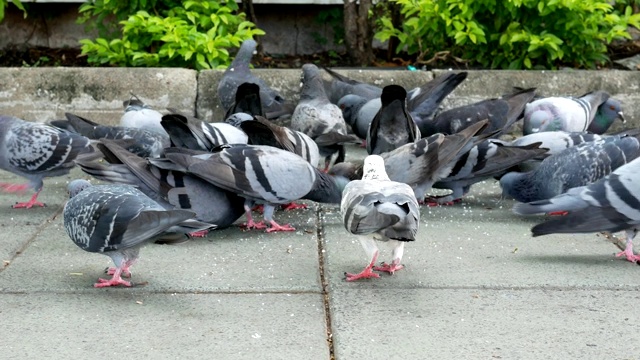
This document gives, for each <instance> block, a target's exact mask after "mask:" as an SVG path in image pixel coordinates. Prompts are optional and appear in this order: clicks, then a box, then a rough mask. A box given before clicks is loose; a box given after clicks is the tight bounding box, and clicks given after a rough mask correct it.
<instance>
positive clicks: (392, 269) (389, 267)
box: [373, 262, 404, 275]
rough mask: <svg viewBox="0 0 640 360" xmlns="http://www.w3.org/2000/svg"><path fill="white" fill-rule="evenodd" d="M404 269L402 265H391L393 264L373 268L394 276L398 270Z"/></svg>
mask: <svg viewBox="0 0 640 360" xmlns="http://www.w3.org/2000/svg"><path fill="white" fill-rule="evenodd" d="M402 269H404V266H403V265H401V264H395V263H393V262H392V263H391V264H387V263H382V264H381V265H380V266H376V267H374V268H373V270H375V271H384V272H388V273H389V275H393V273H394V272H396V271H398V270H402Z"/></svg>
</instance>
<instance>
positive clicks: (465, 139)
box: [329, 120, 489, 200]
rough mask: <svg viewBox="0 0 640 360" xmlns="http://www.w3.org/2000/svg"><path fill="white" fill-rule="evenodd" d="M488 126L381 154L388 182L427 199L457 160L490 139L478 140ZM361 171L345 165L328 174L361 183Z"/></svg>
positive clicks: (484, 123)
mask: <svg viewBox="0 0 640 360" xmlns="http://www.w3.org/2000/svg"><path fill="white" fill-rule="evenodd" d="M487 123H488V120H484V121H482V122H478V123H475V124H473V125H471V126H470V127H468V128H466V129H464V130H462V131H461V132H459V133H457V134H452V135H444V134H434V135H431V136H429V137H426V138H422V139H420V140H418V141H416V142H415V143H410V144H406V145H404V146H401V147H399V148H397V149H395V150H393V151H390V152H387V153H382V154H381V155H380V156H381V157H382V158H383V159H384V165H385V171H386V173H387V175H388V176H389V179H391V180H392V181H397V182H401V183H404V184H408V185H409V186H411V188H412V189H413V191H414V194H415V196H416V198H417V199H419V200H422V199H424V198H425V195H426V193H427V191H429V190H430V189H431V187H432V186H433V184H434V183H435V182H436V181H438V180H440V179H442V178H443V177H446V176H447V175H448V174H449V173H450V172H451V168H452V167H453V165H454V164H455V161H456V159H457V158H458V157H460V156H461V155H462V154H465V153H467V152H468V151H469V150H471V148H472V147H473V146H474V145H476V143H478V142H480V141H483V140H484V139H485V138H486V136H489V135H484V136H477V135H478V134H479V133H480V132H483V130H484V129H485V128H486V126H487ZM362 170H363V163H361V162H344V163H340V164H337V165H335V166H334V167H333V168H332V169H331V170H330V171H329V174H331V175H339V176H343V177H346V178H348V179H350V180H356V179H358V180H359V179H361V178H362V175H363V172H362Z"/></svg>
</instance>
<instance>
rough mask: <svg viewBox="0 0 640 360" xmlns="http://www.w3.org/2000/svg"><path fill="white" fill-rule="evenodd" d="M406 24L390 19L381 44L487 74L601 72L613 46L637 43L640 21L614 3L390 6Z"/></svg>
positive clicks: (401, 0) (504, 0) (449, 1)
mask: <svg viewBox="0 0 640 360" xmlns="http://www.w3.org/2000/svg"><path fill="white" fill-rule="evenodd" d="M391 1H394V2H395V3H397V4H398V5H399V6H401V12H402V14H403V15H404V17H405V19H404V22H403V25H402V28H400V29H396V28H394V27H393V25H392V24H391V21H390V20H389V19H388V18H386V17H383V18H381V19H380V22H379V25H380V27H381V30H380V31H378V32H377V33H376V35H375V36H376V38H378V39H380V40H382V41H384V40H387V39H389V38H390V37H391V36H395V37H397V38H398V39H399V41H400V44H399V46H398V49H397V51H400V50H403V49H404V50H406V51H407V52H408V53H409V54H417V62H421V61H425V60H426V59H429V58H430V57H432V56H434V55H435V54H436V53H437V52H439V51H444V50H448V51H450V55H452V56H456V57H459V58H462V59H465V60H468V61H469V62H470V63H471V64H472V65H481V66H483V67H488V68H509V69H522V68H526V69H531V68H547V69H555V68H558V67H560V66H572V67H578V68H594V67H596V66H597V65H599V64H602V63H604V62H606V61H607V60H608V57H607V46H606V44H608V43H610V42H611V41H612V40H614V39H621V38H630V35H629V33H628V32H627V27H628V26H629V25H632V26H635V27H639V26H640V14H632V9H631V7H630V6H626V7H625V9H624V12H622V13H620V12H617V11H614V9H613V7H612V6H611V5H610V4H609V3H608V1H607V0H575V1H572V0H391Z"/></svg>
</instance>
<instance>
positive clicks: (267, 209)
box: [264, 204, 296, 233]
mask: <svg viewBox="0 0 640 360" xmlns="http://www.w3.org/2000/svg"><path fill="white" fill-rule="evenodd" d="M274 210H275V208H274V207H273V205H269V204H265V206H264V220H265V222H268V223H269V224H271V227H270V228H268V229H267V232H269V233H270V232H274V231H295V230H296V229H295V228H294V227H292V226H291V225H289V224H287V225H280V224H278V223H277V222H275V220H273V211H274Z"/></svg>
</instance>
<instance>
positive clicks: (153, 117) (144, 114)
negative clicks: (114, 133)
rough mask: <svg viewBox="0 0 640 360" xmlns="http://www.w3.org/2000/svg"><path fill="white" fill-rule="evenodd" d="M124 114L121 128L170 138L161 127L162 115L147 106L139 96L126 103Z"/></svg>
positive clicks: (124, 104) (124, 103) (121, 119)
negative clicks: (150, 132)
mask: <svg viewBox="0 0 640 360" xmlns="http://www.w3.org/2000/svg"><path fill="white" fill-rule="evenodd" d="M122 104H123V106H124V114H123V115H122V117H121V118H120V126H123V127H128V128H138V129H144V130H148V131H152V132H155V133H158V134H160V135H162V136H168V135H167V133H166V132H165V131H164V129H163V128H162V126H161V125H160V120H162V113H160V112H159V111H157V110H154V109H152V108H151V106H149V105H147V104H145V103H144V102H142V100H140V99H139V98H138V97H137V96H135V95H134V96H132V97H131V99H129V100H126V101H124V102H123V103H122Z"/></svg>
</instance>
